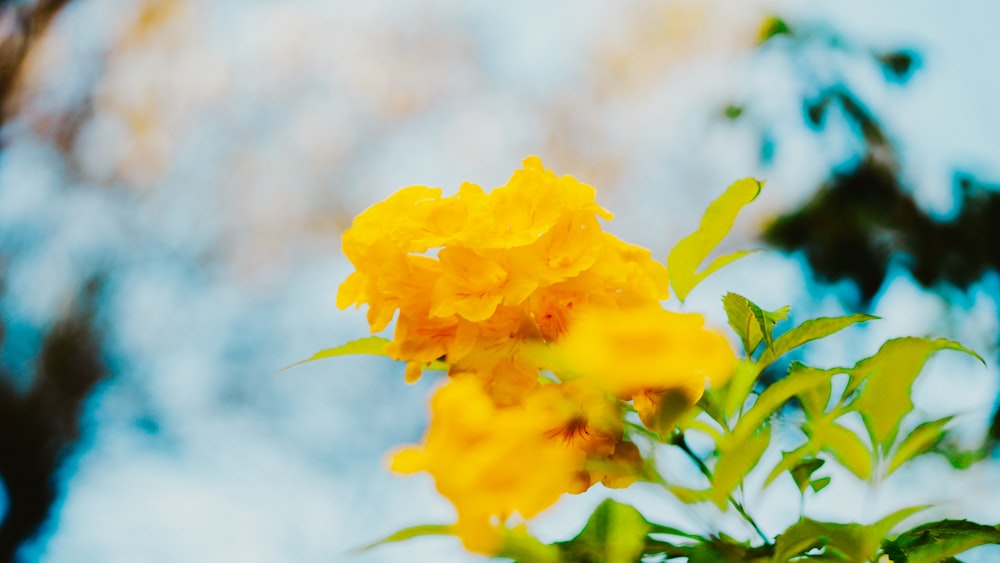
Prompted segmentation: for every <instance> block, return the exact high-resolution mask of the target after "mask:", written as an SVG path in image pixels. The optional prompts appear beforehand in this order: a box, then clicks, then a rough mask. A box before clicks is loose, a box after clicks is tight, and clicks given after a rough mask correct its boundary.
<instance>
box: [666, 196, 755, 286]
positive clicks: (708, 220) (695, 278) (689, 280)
mask: <svg viewBox="0 0 1000 563" xmlns="http://www.w3.org/2000/svg"><path fill="white" fill-rule="evenodd" d="M762 187H763V184H762V183H761V182H758V181H757V180H755V179H753V178H744V179H742V180H738V181H736V182H735V183H733V184H732V185H731V186H729V188H728V189H727V190H726V191H725V193H723V194H722V195H721V196H719V198H718V199H716V200H715V201H713V202H712V203H711V204H710V205H709V206H708V209H707V210H705V215H704V216H702V218H701V224H700V225H699V227H698V230H696V231H695V232H693V233H691V234H690V235H688V236H686V237H684V238H683V239H682V240H681V241H680V242H678V243H677V244H676V245H675V246H674V248H673V250H671V251H670V255H669V256H667V271H668V272H669V274H670V285H672V286H673V288H674V293H676V294H677V298H678V299H680V300H681V301H684V299H685V298H686V297H687V296H688V293H690V292H691V290H692V289H694V287H695V286H696V285H698V284H699V283H700V282H701V281H702V280H703V279H705V278H706V277H708V276H709V275H710V274H712V273H713V272H715V271H716V270H718V269H719V268H721V267H723V266H725V265H726V264H729V263H730V262H733V261H734V260H737V259H738V258H741V257H743V256H746V255H747V254H750V253H751V252H753V251H741V252H734V253H732V254H727V255H725V256H720V257H718V258H716V259H715V260H713V261H712V263H711V264H709V265H708V266H707V267H706V268H705V269H703V270H701V271H697V270H698V267H699V266H701V263H702V262H703V261H704V260H705V258H706V257H708V255H709V253H711V252H712V250H713V249H715V247H716V246H718V244H719V242H721V241H722V239H723V238H724V237H725V236H726V234H728V233H729V230H730V229H732V228H733V222H735V221H736V215H737V214H738V213H739V211H740V209H742V208H743V206H744V205H746V204H748V203H750V202H751V201H753V200H754V199H756V198H757V195H758V194H760V190H761V188H762Z"/></svg>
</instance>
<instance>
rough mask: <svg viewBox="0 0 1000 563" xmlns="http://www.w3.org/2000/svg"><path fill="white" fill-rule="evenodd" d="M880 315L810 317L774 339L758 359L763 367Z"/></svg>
mask: <svg viewBox="0 0 1000 563" xmlns="http://www.w3.org/2000/svg"><path fill="white" fill-rule="evenodd" d="M877 318H878V317H875V316H872V315H865V314H860V313H859V314H856V315H848V316H846V317H821V318H818V319H810V320H808V321H806V322H804V323H802V324H800V325H799V326H797V327H795V328H792V329H789V330H788V332H786V333H784V334H782V335H781V336H779V337H778V338H777V339H776V340H775V341H774V346H773V349H766V350H764V351H763V352H762V353H761V355H760V358H759V359H758V360H757V361H758V363H760V364H761V369H763V368H764V366H767V365H769V364H771V363H772V362H774V360H776V359H778V358H780V357H781V356H782V355H784V354H786V353H788V352H789V351H791V350H794V349H795V348H798V347H799V346H802V345H803V344H805V343H807V342H812V341H813V340H817V339H819V338H824V337H826V336H829V335H831V334H833V333H835V332H839V331H841V330H843V329H845V328H847V327H849V326H851V325H853V324H857V323H863V322H865V321H870V320H872V319H877Z"/></svg>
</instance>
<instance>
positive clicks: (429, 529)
mask: <svg viewBox="0 0 1000 563" xmlns="http://www.w3.org/2000/svg"><path fill="white" fill-rule="evenodd" d="M452 534H454V528H453V527H452V526H451V525H450V524H421V525H419V526H410V527H409V528H403V529H402V530H399V531H398V532H395V533H392V534H389V535H388V536H386V537H384V538H382V539H380V540H378V541H376V542H372V543H370V544H368V545H366V546H363V547H359V548H357V549H355V550H354V551H353V552H352V553H354V554H358V553H361V552H364V551H368V550H369V549H372V548H375V547H378V546H380V545H385V544H387V543H395V542H401V541H406V540H409V539H413V538H417V537H420V536H450V535H452Z"/></svg>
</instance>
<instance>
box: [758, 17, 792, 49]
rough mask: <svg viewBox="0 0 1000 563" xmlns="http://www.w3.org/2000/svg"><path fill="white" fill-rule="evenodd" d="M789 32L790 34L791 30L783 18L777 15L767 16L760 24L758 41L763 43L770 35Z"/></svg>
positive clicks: (775, 35)
mask: <svg viewBox="0 0 1000 563" xmlns="http://www.w3.org/2000/svg"><path fill="white" fill-rule="evenodd" d="M789 34H791V30H790V29H789V28H788V24H786V23H785V20H783V19H781V18H779V17H778V16H769V17H768V18H767V19H765V20H764V23H762V24H761V26H760V39H759V41H758V43H764V42H766V41H767V40H769V39H771V38H772V37H777V36H779V35H789Z"/></svg>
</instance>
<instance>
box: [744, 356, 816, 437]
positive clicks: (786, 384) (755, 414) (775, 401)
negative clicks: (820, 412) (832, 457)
mask: <svg viewBox="0 0 1000 563" xmlns="http://www.w3.org/2000/svg"><path fill="white" fill-rule="evenodd" d="M829 378H830V376H829V375H828V374H827V373H825V372H823V371H812V370H800V371H793V372H790V373H789V374H788V376H787V377H785V378H784V379H782V380H780V381H778V382H776V383H774V384H772V385H771V386H769V387H768V388H767V389H765V390H764V392H763V393H761V394H760V395H759V396H758V397H757V401H756V402H755V403H754V405H753V407H751V408H750V410H748V411H747V412H745V413H744V414H743V416H742V417H740V420H739V422H737V423H736V428H734V429H733V440H734V441H736V442H740V441H741V440H743V439H745V438H746V437H748V436H749V435H750V434H751V433H752V432H753V431H754V430H755V429H756V428H758V427H760V426H761V425H762V424H763V423H764V421H765V420H767V419H768V417H770V416H771V415H772V414H774V412H775V411H776V410H778V409H779V408H781V406H782V405H784V404H785V403H786V402H787V401H788V400H789V399H791V398H792V397H794V396H796V395H799V394H801V393H804V392H806V391H809V390H811V389H814V388H816V387H819V386H821V385H828V384H829Z"/></svg>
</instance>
